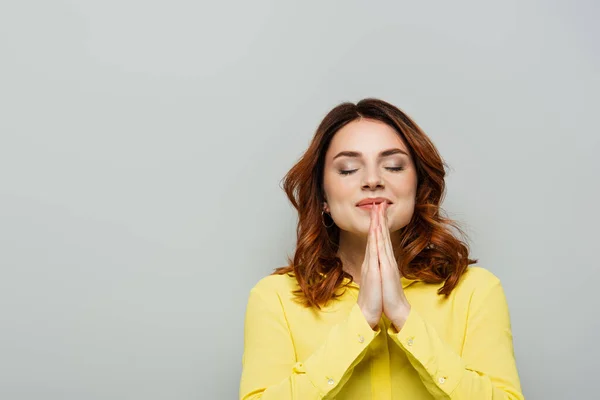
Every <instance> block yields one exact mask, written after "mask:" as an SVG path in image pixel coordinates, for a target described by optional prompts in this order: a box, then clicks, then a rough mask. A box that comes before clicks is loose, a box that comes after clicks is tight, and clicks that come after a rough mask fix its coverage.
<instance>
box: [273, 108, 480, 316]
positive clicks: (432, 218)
mask: <svg viewBox="0 0 600 400" xmlns="http://www.w3.org/2000/svg"><path fill="white" fill-rule="evenodd" d="M361 118H366V119H371V120H377V121H381V122H383V123H386V124H387V125H389V126H391V127H392V128H394V129H395V130H396V132H398V134H399V135H400V137H401V138H402V139H403V141H404V143H406V145H407V147H408V149H409V152H410V154H411V157H412V159H413V161H414V164H415V167H416V170H417V181H418V184H417V197H416V203H415V210H414V213H413V216H412V219H411V221H410V222H409V223H408V225H407V226H405V227H404V228H402V229H401V230H400V235H401V240H400V241H399V242H398V247H399V248H397V249H395V250H399V252H398V254H400V257H398V260H396V261H397V263H398V268H399V270H400V273H401V274H402V276H404V277H406V278H408V279H416V280H421V281H424V282H426V283H442V282H444V285H443V286H442V287H440V289H439V290H438V294H439V295H445V296H448V295H449V294H450V293H451V292H452V290H453V289H454V288H455V287H456V285H457V284H458V281H459V279H460V277H461V275H462V274H463V273H464V272H465V271H466V270H467V268H468V266H469V265H470V264H474V263H476V262H478V260H472V259H470V258H468V256H469V246H468V244H467V241H466V240H465V239H466V238H467V235H466V234H465V232H464V231H463V230H462V229H461V228H460V227H459V225H458V224H457V223H456V222H455V221H453V220H451V219H449V218H447V216H446V215H445V213H444V212H443V210H442V209H441V207H440V203H441V201H442V200H443V197H444V194H445V182H444V177H445V174H446V173H445V169H444V167H445V166H446V164H445V163H444V162H443V160H442V158H441V157H440V155H439V153H438V151H437V149H436V148H435V146H434V145H433V143H432V142H431V140H430V139H429V138H428V137H427V135H426V134H425V133H424V132H423V131H422V130H421V128H420V127H419V126H418V125H417V124H416V123H415V122H414V121H413V120H412V119H411V118H409V117H408V116H407V115H406V114H405V113H404V112H403V111H401V110H400V109H398V108H397V107H395V106H394V105H392V104H390V103H387V102H385V101H383V100H380V99H375V98H367V99H363V100H361V101H359V102H358V103H356V104H353V103H350V102H345V103H342V104H339V105H338V106H336V107H335V108H333V109H332V110H331V111H330V112H329V113H328V114H327V115H326V116H325V117H324V118H323V120H322V121H321V123H320V124H319V126H318V128H317V130H316V133H315V135H314V137H313V139H312V141H311V143H310V145H309V147H308V149H307V150H306V152H305V153H304V154H303V155H302V156H301V157H300V159H299V160H298V162H297V163H296V164H295V165H294V166H293V167H292V168H291V169H290V170H289V171H288V173H287V174H286V175H285V177H284V178H283V180H282V181H283V190H284V191H285V193H286V195H287V197H288V199H289V200H290V202H291V203H292V205H293V206H294V208H296V210H297V212H298V225H297V228H296V235H297V242H296V250H295V253H294V257H293V259H292V258H290V257H289V256H288V266H285V267H280V268H276V269H275V271H274V272H273V274H291V275H293V276H294V277H295V278H296V280H297V281H298V285H299V289H298V290H297V291H295V292H294V294H295V295H296V297H297V300H298V301H299V302H301V303H302V304H304V305H305V306H307V307H311V306H312V307H316V308H318V309H320V306H322V305H324V304H326V303H327V302H328V301H329V300H331V299H334V298H336V297H339V295H340V294H338V293H337V289H339V288H340V287H342V284H343V281H344V279H345V278H348V279H349V282H352V276H351V275H350V274H348V273H347V272H346V271H343V269H342V261H341V260H340V258H339V257H337V249H338V245H339V234H340V229H339V228H338V227H337V226H336V225H335V224H333V226H331V227H330V228H326V227H325V226H324V225H323V223H322V215H321V210H322V204H323V202H324V200H325V197H324V191H323V173H324V165H325V154H326V152H327V149H328V148H329V144H330V143H331V140H332V138H333V136H334V135H335V134H336V132H337V131H338V130H340V129H341V128H342V127H344V126H345V125H347V124H348V123H350V122H352V121H354V120H357V119H361ZM452 229H454V230H456V233H457V234H458V236H460V237H462V239H463V240H461V239H460V238H457V237H456V236H455V235H454V234H453V232H452ZM349 282H348V283H349Z"/></svg>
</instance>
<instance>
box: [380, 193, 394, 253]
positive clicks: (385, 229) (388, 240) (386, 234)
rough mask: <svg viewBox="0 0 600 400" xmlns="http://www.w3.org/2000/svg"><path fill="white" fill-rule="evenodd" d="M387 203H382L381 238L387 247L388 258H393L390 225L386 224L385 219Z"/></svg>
mask: <svg viewBox="0 0 600 400" xmlns="http://www.w3.org/2000/svg"><path fill="white" fill-rule="evenodd" d="M387 207H388V206H387V204H385V205H384V208H383V211H382V212H381V213H382V216H383V217H382V219H383V223H382V228H383V229H382V230H383V239H384V241H385V246H386V249H387V253H388V257H390V259H394V258H395V255H394V246H393V245H392V238H391V236H390V227H389V225H388V219H387V214H386V211H387Z"/></svg>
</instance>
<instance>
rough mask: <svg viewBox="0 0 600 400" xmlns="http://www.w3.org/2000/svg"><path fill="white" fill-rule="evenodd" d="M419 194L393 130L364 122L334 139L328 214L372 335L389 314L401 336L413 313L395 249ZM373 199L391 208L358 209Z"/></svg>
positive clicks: (408, 159)
mask: <svg viewBox="0 0 600 400" xmlns="http://www.w3.org/2000/svg"><path fill="white" fill-rule="evenodd" d="M389 150H394V151H391V152H390V151H389ZM347 152H351V153H347ZM416 189H417V174H416V169H415V166H414V163H413V161H412V159H411V157H410V154H409V151H408V148H407V146H406V144H405V143H404V142H403V140H402V139H401V138H400V136H399V135H398V133H397V132H396V131H395V130H394V129H393V128H392V127H390V126H388V125H387V124H385V123H382V122H380V121H375V120H369V119H359V120H355V121H352V122H351V123H349V124H347V125H346V126H344V127H343V128H342V129H340V130H339V131H338V132H337V133H336V134H335V135H334V137H333V139H332V141H331V143H330V146H329V149H328V150H327V153H326V156H325V170H324V192H325V197H326V201H325V203H324V207H323V209H324V211H326V212H328V213H330V215H331V217H332V218H333V220H334V221H335V223H336V225H337V226H338V227H339V228H340V241H339V250H338V256H339V257H340V259H341V260H342V264H343V268H344V270H345V271H346V272H348V273H349V274H350V275H352V277H353V279H354V281H355V282H356V283H357V284H358V285H359V287H360V289H359V295H358V305H359V307H360V309H361V311H362V312H363V315H364V316H365V319H366V320H367V322H368V323H369V325H370V326H371V328H373V329H376V328H377V325H378V324H379V321H380V319H381V316H382V315H383V314H385V315H386V316H387V318H388V319H389V320H390V321H391V322H392V323H393V325H394V327H395V328H396V329H397V330H400V329H402V327H403V326H404V323H405V321H406V319H407V317H408V314H409V312H410V303H409V302H408V299H407V298H406V295H405V293H404V290H403V288H402V282H401V276H400V271H399V269H398V265H397V262H396V259H397V257H398V256H399V255H398V254H394V251H393V249H394V246H393V245H392V244H395V243H397V241H398V240H399V236H398V230H399V229H401V228H402V227H404V226H406V225H407V224H408V223H409V222H410V220H411V218H412V215H413V213H414V207H415V197H416ZM372 197H384V198H386V199H389V200H390V202H391V203H392V204H386V203H382V204H381V206H377V207H371V209H370V211H369V210H368V209H365V208H360V207H357V202H358V201H361V200H363V199H364V198H372Z"/></svg>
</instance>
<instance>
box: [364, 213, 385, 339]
mask: <svg viewBox="0 0 600 400" xmlns="http://www.w3.org/2000/svg"><path fill="white" fill-rule="evenodd" d="M379 207H380V206H379V205H373V207H371V224H370V225H369V235H368V237H367V248H366V251H365V260H364V261H363V264H362V267H361V275H360V289H359V292H358V306H359V307H360V310H361V311H362V313H363V315H364V316H365V319H366V320H367V322H368V323H369V325H370V326H371V329H375V327H376V326H377V324H379V320H380V319H381V314H382V313H383V292H382V287H381V273H380V271H379V257H378V256H377V238H376V235H377V229H378V224H379V220H378V219H379V217H378V215H379V213H378V212H377V211H379Z"/></svg>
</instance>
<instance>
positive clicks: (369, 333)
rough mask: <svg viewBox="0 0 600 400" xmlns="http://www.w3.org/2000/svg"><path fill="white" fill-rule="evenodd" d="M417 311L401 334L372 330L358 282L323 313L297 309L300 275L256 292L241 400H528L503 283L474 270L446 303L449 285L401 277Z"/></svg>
mask: <svg viewBox="0 0 600 400" xmlns="http://www.w3.org/2000/svg"><path fill="white" fill-rule="evenodd" d="M402 286H403V287H404V290H405V293H406V297H407V299H408V301H409V303H410V304H411V311H410V313H409V315H408V319H407V320H406V323H405V324H404V326H403V327H402V329H401V330H400V332H398V331H397V330H396V329H395V328H394V326H393V325H392V324H390V321H389V319H387V318H386V317H385V316H383V317H382V319H381V321H380V324H379V326H378V327H377V330H373V329H371V327H370V326H369V324H368V323H367V321H366V320H365V318H364V316H363V314H362V312H361V310H360V308H359V307H358V304H357V302H356V301H357V298H358V290H359V287H358V285H357V284H356V283H352V284H351V285H350V286H349V287H348V289H347V290H345V291H344V294H343V296H342V297H341V298H340V299H338V300H335V301H332V302H330V303H329V304H328V305H327V306H325V307H323V308H322V309H321V310H320V311H319V310H315V309H310V308H306V307H304V306H302V305H301V304H298V303H296V302H295V301H294V300H293V298H294V295H293V294H292V291H293V290H295V289H297V288H298V284H297V282H296V280H295V278H294V277H292V276H288V275H269V276H267V277H265V278H263V279H261V280H260V281H259V282H258V283H257V284H256V285H255V286H254V287H253V288H252V289H251V291H250V295H249V299H248V304H247V308H246V318H245V325H244V354H243V357H242V376H241V382H240V399H243V400H248V399H263V400H271V399H273V400H292V399H294V400H296V399H298V400H312V399H337V400H345V399H352V400H366V399H381V400H383V399H386V400H388V399H409V400H420V399H452V400H467V399H469V400H471V399H473V400H486V399H494V400H496V399H523V398H524V397H523V394H522V392H521V385H520V382H519V375H518V372H517V368H516V362H515V356H514V351H513V342H512V332H511V325H510V316H509V311H508V306H507V302H506V298H505V294H504V290H503V288H502V285H501V283H500V280H499V279H498V278H497V277H496V276H495V275H494V274H492V273H491V272H489V271H488V270H486V269H484V268H481V267H478V266H470V267H469V268H468V270H467V272H466V273H465V274H464V275H463V276H462V277H461V280H460V282H459V284H458V285H457V286H456V288H455V289H454V290H453V291H452V293H451V295H450V296H449V297H448V299H444V296H443V295H438V294H437V293H436V291H437V290H438V289H439V288H440V287H441V286H442V284H426V283H424V282H421V281H414V280H409V279H406V278H404V277H403V278H402Z"/></svg>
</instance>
